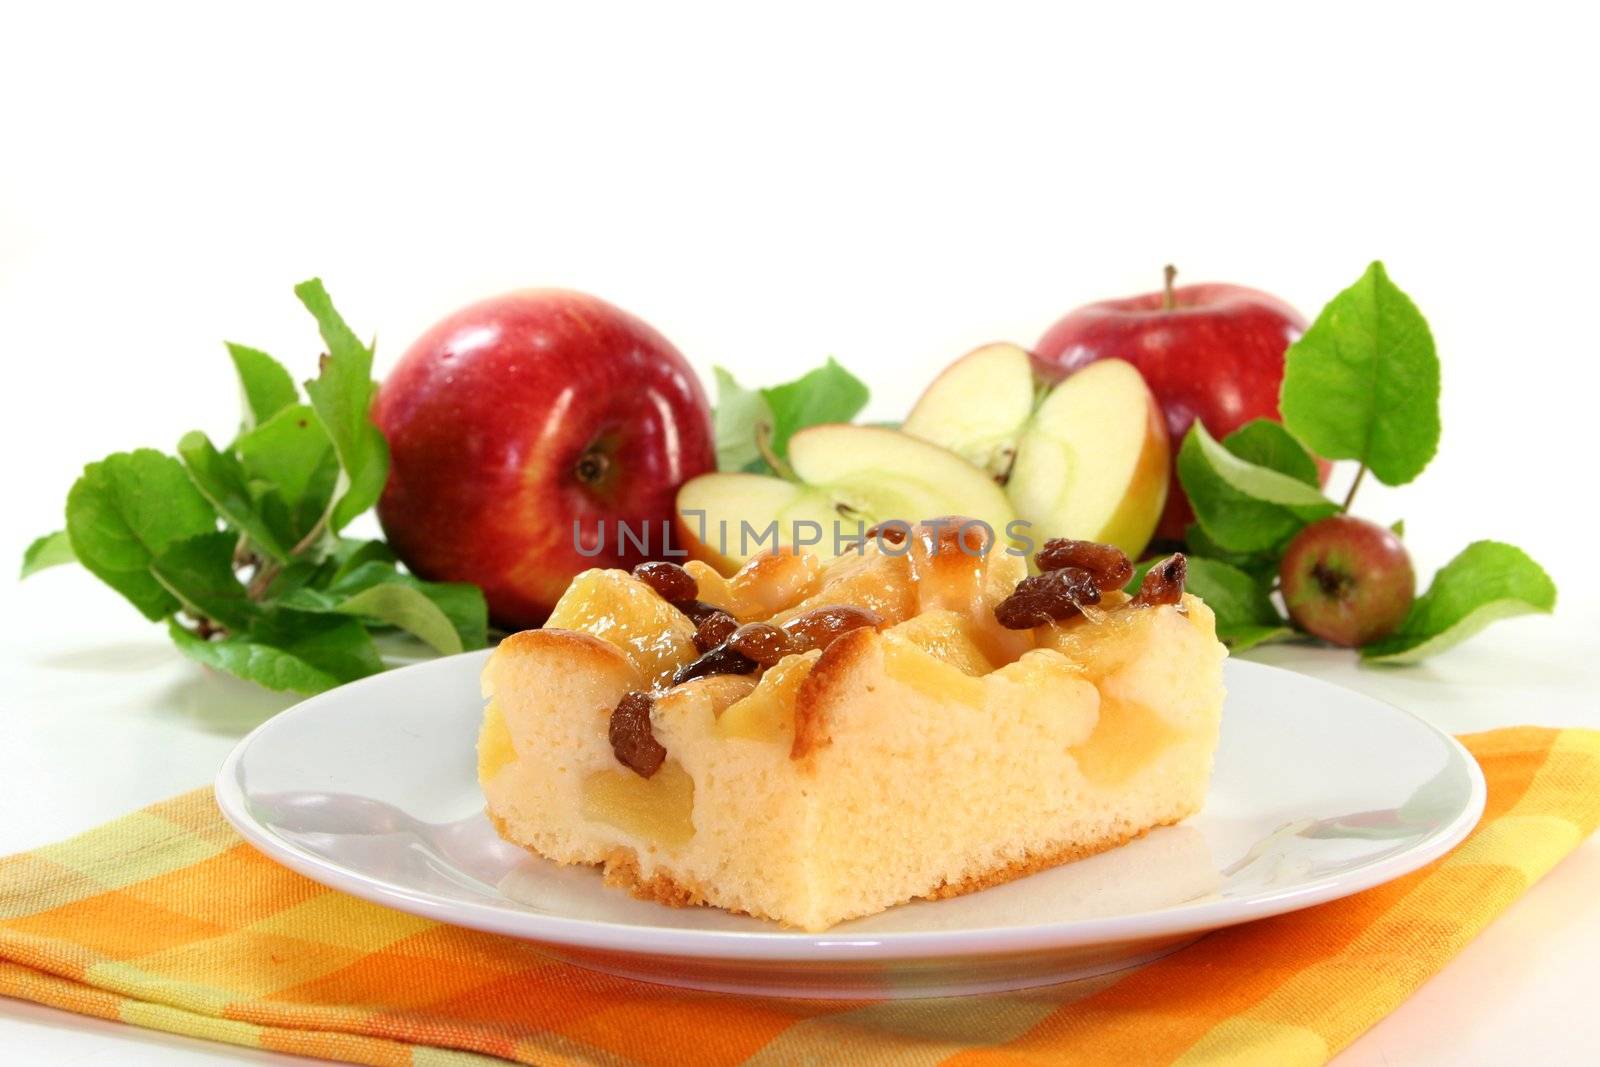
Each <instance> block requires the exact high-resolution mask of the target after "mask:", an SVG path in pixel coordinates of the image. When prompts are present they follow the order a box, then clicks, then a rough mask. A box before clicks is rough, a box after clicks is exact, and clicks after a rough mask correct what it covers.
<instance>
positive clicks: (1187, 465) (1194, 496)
mask: <svg viewBox="0 0 1600 1067" xmlns="http://www.w3.org/2000/svg"><path fill="white" fill-rule="evenodd" d="M1254 426H1255V424H1253V423H1252V424H1251V425H1250V426H1246V427H1243V428H1241V429H1240V430H1239V431H1238V433H1239V434H1242V435H1243V436H1242V437H1238V438H1236V437H1234V436H1233V435H1230V437H1229V439H1228V442H1227V443H1226V444H1223V443H1219V442H1218V441H1217V440H1216V439H1215V438H1213V437H1212V436H1211V435H1210V434H1209V433H1207V432H1206V428H1205V426H1204V425H1203V424H1201V423H1200V422H1199V420H1196V421H1195V423H1194V425H1193V426H1192V427H1191V428H1190V430H1189V433H1188V435H1187V436H1186V437H1185V438H1184V439H1183V447H1181V448H1180V449H1179V450H1178V478H1179V480H1180V481H1181V482H1182V483H1183V488H1184V492H1185V493H1187V494H1188V497H1189V502H1190V504H1192V505H1193V507H1194V512H1195V517H1196V518H1197V519H1198V520H1199V524H1200V527H1201V529H1203V530H1204V531H1205V533H1206V535H1207V537H1208V538H1209V539H1210V540H1211V541H1212V542H1213V543H1214V544H1216V545H1219V546H1221V547H1222V548H1223V549H1225V550H1226V551H1228V552H1231V553H1244V554H1249V553H1257V552H1272V551H1276V550H1277V549H1279V548H1280V547H1282V545H1283V544H1284V543H1285V542H1287V541H1288V540H1289V538H1291V537H1293V536H1294V535H1295V534H1296V533H1298V532H1299V530H1300V528H1301V527H1302V526H1304V525H1305V524H1306V523H1308V522H1315V521H1316V520H1317V519H1320V518H1324V517H1326V516H1328V515H1332V514H1334V513H1335V512H1337V511H1338V510H1339V506H1338V505H1337V504H1335V503H1334V502H1333V501H1331V500H1329V499H1328V498H1327V497H1325V496H1323V495H1322V492H1321V491H1320V490H1319V489H1317V487H1316V469H1315V464H1314V463H1313V464H1312V478H1311V482H1310V483H1309V484H1308V483H1307V482H1306V481H1304V480H1303V479H1302V478H1301V477H1300V476H1299V474H1301V473H1303V470H1304V467H1303V464H1302V463H1301V462H1300V460H1299V459H1297V458H1295V453H1294V452H1292V451H1288V450H1287V445H1286V442H1292V441H1293V438H1290V437H1288V435H1287V434H1284V435H1283V436H1282V438H1277V439H1274V440H1271V441H1270V447H1269V436H1270V431H1265V430H1262V429H1260V428H1254V429H1253V428H1252V427H1254ZM1235 448H1237V449H1238V450H1239V452H1243V453H1246V454H1248V455H1250V456H1254V457H1256V458H1257V459H1259V460H1263V461H1265V462H1267V463H1276V464H1280V465H1282V466H1286V467H1288V468H1289V470H1287V471H1285V470H1283V469H1280V468H1279V467H1274V466H1265V465H1262V464H1261V463H1258V462H1253V461H1252V460H1250V459H1246V458H1244V456H1241V455H1240V454H1238V453H1237V452H1235V451H1234V449H1235ZM1299 455H1300V456H1301V457H1304V456H1305V450H1304V449H1300V450H1299ZM1306 458H1309V457H1306Z"/></svg>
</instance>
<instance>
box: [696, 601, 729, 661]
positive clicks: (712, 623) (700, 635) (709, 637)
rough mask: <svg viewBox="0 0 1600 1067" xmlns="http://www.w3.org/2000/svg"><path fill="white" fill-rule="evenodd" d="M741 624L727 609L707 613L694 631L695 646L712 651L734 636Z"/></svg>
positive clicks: (699, 650) (701, 649)
mask: <svg viewBox="0 0 1600 1067" xmlns="http://www.w3.org/2000/svg"><path fill="white" fill-rule="evenodd" d="M738 628H739V624H738V622H737V621H735V620H734V617H733V616H732V615H729V614H728V613H727V612H726V611H713V612H712V613H711V614H709V615H707V616H706V617H705V619H704V621H702V622H701V623H700V625H699V627H698V628H697V629H696V630H695V632H694V647H695V650H696V651H698V652H702V653H704V652H710V651H711V650H712V649H713V648H716V647H717V646H718V645H720V644H722V643H723V642H724V641H726V640H727V639H728V638H730V637H732V636H733V631H735V630H737V629H738Z"/></svg>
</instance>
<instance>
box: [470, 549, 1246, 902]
mask: <svg viewBox="0 0 1600 1067" xmlns="http://www.w3.org/2000/svg"><path fill="white" fill-rule="evenodd" d="M972 549H973V546H972V544H971V543H970V541H968V540H967V539H965V538H964V537H963V536H962V534H961V533H960V532H958V530H957V527H956V523H955V522H954V521H953V520H944V521H943V522H942V523H940V522H933V523H924V524H922V525H919V526H917V527H914V528H913V529H912V530H911V531H910V533H909V535H903V536H901V537H900V539H899V541H898V543H897V544H891V543H889V542H887V541H880V542H876V543H874V542H869V543H868V544H867V545H866V546H865V547H864V548H863V550H862V551H861V552H860V553H855V554H848V555H841V556H838V557H836V558H834V559H832V560H829V561H827V562H820V561H818V560H817V559H815V558H814V557H810V556H805V555H798V554H793V553H786V554H773V555H767V556H760V557H757V558H756V559H755V560H753V561H751V563H749V564H747V565H746V566H745V567H744V568H743V569H741V570H740V571H739V572H738V573H736V574H734V575H733V576H732V577H723V576H722V575H720V574H718V573H717V572H715V571H713V570H711V568H709V567H707V566H705V565H703V564H699V563H690V564H688V565H687V567H685V568H678V567H675V566H673V565H671V564H646V565H644V566H642V567H641V568H639V569H638V571H637V572H636V573H635V574H632V575H630V574H628V573H625V572H622V571H610V570H595V571H589V572H586V573H585V574H582V575H580V576H579V577H578V578H577V579H575V580H574V582H573V583H572V586H571V588H570V589H568V591H567V594H566V596H564V597H563V598H562V600H561V602H560V603H559V604H558V605H557V606H556V609H555V612H554V614H553V615H552V616H551V618H550V620H549V623H548V624H547V625H546V626H545V628H543V629H541V630H531V631H526V632H523V633H519V634H515V635H513V636H512V637H510V638H508V639H507V640H506V641H505V642H504V643H502V644H501V646H500V647H499V648H498V649H497V650H496V651H495V652H494V654H493V656H492V657H491V658H490V660H489V664H488V666H487V667H486V668H485V670H484V676H483V686H484V692H485V695H486V697H487V699H488V703H487V707H486V710H485V714H484V721H483V727H482V732H481V735H480V738H479V743H478V775H479V779H480V782H481V784H482V787H483V790H484V794H485V797H486V799H487V803H488V812H489V815H490V818H491V819H492V820H493V821H494V824H495V826H496V827H497V828H498V830H499V832H500V833H501V834H502V835H503V836H504V837H506V838H507V839H508V840H510V841H513V842H515V843H517V844H520V845H522V846H524V847H526V848H528V849H530V850H532V851H534V852H536V853H538V854H539V855H542V856H545V857H548V858H550V859H552V860H556V861H558V862H562V863H585V864H596V865H600V866H602V867H603V868H604V870H605V874H606V880H607V881H608V882H610V883H612V884H616V885H620V886H623V887H626V888H628V889H630V890H632V891H633V892H634V893H635V894H636V895H639V896H642V897H645V898H648V899H652V900H657V901H661V902H663V903H667V904H674V905H689V904H709V905H714V906H717V907H720V908H725V909H727V910H729V911H735V912H744V913H748V914H750V915H754V916H758V917H761V918H765V919H771V920H776V921H778V922H780V923H784V924H786V925H791V926H796V927H801V928H803V929H807V930H822V929H825V928H827V927H829V926H831V925H833V924H835V923H838V922H842V921H844V920H846V919H851V918H855V917H858V916H863V915H870V914H873V913H875V912H879V911H882V910H884V909H885V908H889V907H892V906H894V905H896V904H899V903H901V902H903V901H907V900H912V899H915V898H919V897H923V898H930V897H945V896H951V895H954V894H958V893H964V892H969V891H972V890H976V889H981V888H984V887H986V886H989V885H994V884H996V883H999V882H1003V881H1006V880H1009V879H1012V878H1016V877H1020V876H1022V875H1025V874H1028V873H1030V872H1032V871H1036V870H1039V869H1042V868H1045V867H1049V866H1053V865H1056V864H1059V863H1062V862H1065V861H1067V860H1072V859H1076V858H1079V857H1082V856H1087V855H1090V854H1092V853H1095V852H1099V851H1101V850H1104V849H1107V848H1111V847H1114V846H1116V845H1119V844H1122V843H1123V842H1126V841H1128V840H1130V839H1132V838H1134V837H1137V836H1138V835H1140V834H1142V833H1144V832H1145V831H1147V830H1149V829H1150V828H1152V827H1155V826H1160V825H1163V824H1167V823H1172V822H1176V821H1178V820H1180V819H1183V818H1184V817H1186V816H1188V815H1190V814H1192V813H1193V812H1194V811H1196V810H1198V809H1199V807H1200V806H1201V804H1202V803H1203V801H1204V798H1205V793H1206V788H1207V784H1208V781H1209V778H1210V773H1211V761H1212V755H1213V753H1214V751H1215V748H1216V743H1217V731H1218V724H1219V717H1220V714H1221V707H1222V696H1223V692H1222V662H1223V659H1224V657H1225V655H1226V653H1225V651H1224V649H1223V647H1222V645H1221V644H1220V643H1219V642H1218V641H1217V639H1216V635H1215V630H1214V620H1213V618H1212V614H1211V612H1210V610H1209V609H1207V608H1206V606H1205V605H1204V604H1203V603H1202V602H1201V601H1200V600H1198V599H1197V598H1195V597H1193V596H1190V595H1187V594H1185V593H1184V592H1183V587H1182V583H1183V569H1184V565H1183V559H1182V557H1181V556H1178V557H1173V558H1172V559H1171V560H1168V561H1165V562H1163V563H1162V564H1160V565H1158V566H1157V567H1155V568H1153V569H1152V570H1151V572H1150V573H1149V575H1147V577H1146V579H1145V581H1144V584H1143V586H1142V587H1141V588H1140V590H1139V592H1138V593H1137V594H1136V595H1133V596H1129V595H1128V594H1126V593H1124V592H1123V591H1122V586H1123V584H1124V583H1125V582H1127V581H1128V579H1129V577H1130V575H1131V567H1129V565H1128V561H1127V559H1126V557H1124V556H1123V555H1122V554H1121V553H1120V552H1118V551H1117V550H1115V549H1113V548H1111V547H1110V546H1105V545H1093V544H1089V543H1086V542H1067V541H1053V542H1050V543H1048V544H1047V545H1046V546H1045V549H1044V550H1043V551H1042V552H1041V553H1040V554H1039V556H1038V558H1037V562H1038V564H1039V566H1040V568H1041V570H1040V572H1039V573H1038V574H1036V575H1034V576H1032V577H1029V576H1028V573H1027V568H1026V564H1025V561H1024V560H1023V559H1022V558H1021V557H1019V556H1016V555H1012V554H1010V553H1008V552H1007V551H1005V550H1004V549H993V550H990V551H981V550H979V551H973V550H972Z"/></svg>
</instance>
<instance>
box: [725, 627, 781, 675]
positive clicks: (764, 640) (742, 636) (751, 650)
mask: <svg viewBox="0 0 1600 1067" xmlns="http://www.w3.org/2000/svg"><path fill="white" fill-rule="evenodd" d="M728 647H729V648H731V649H733V650H734V651H735V652H737V653H739V654H740V655H741V656H744V657H745V658H747V659H753V660H755V661H756V662H757V663H759V664H761V666H763V667H770V666H772V665H773V664H774V663H776V662H778V661H779V660H780V659H782V658H783V657H785V656H787V655H788V654H789V651H790V648H789V635H788V634H786V633H784V632H783V631H782V630H780V629H778V628H777V627H776V626H773V625H772V624H771V623H765V622H747V623H745V624H744V625H743V626H741V627H739V628H738V629H737V630H735V631H734V632H733V635H732V636H731V637H729V638H728Z"/></svg>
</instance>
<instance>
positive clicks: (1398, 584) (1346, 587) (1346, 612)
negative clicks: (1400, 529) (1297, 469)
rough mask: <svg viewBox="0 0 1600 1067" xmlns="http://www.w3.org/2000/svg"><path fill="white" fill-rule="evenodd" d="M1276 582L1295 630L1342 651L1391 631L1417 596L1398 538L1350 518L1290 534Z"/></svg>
mask: <svg viewBox="0 0 1600 1067" xmlns="http://www.w3.org/2000/svg"><path fill="white" fill-rule="evenodd" d="M1278 583H1279V587H1280V588H1281V589H1282V591H1283V603H1284V607H1286V608H1288V609H1289V617H1290V618H1292V619H1293V620H1294V621H1295V625H1296V626H1299V627H1300V628H1301V629H1302V630H1304V631H1306V633H1308V634H1311V635H1312V636H1314V637H1320V638H1322V639H1323V640H1324V641H1329V642H1331V643H1333V644H1336V645H1344V646H1346V647H1348V648H1358V647H1360V646H1362V645H1365V644H1370V643H1371V642H1373V641H1378V640H1382V639H1383V638H1385V637H1388V636H1389V635H1390V634H1392V633H1394V632H1395V631H1396V630H1398V629H1399V628H1400V624H1401V623H1403V622H1404V621H1405V618H1406V615H1407V614H1408V613H1409V612H1410V611H1411V604H1412V601H1413V600H1415V599H1416V595H1417V573H1416V570H1415V569H1414V568H1413V567H1412V565H1411V554H1410V553H1409V552H1407V551H1406V546H1405V545H1404V544H1403V543H1402V542H1401V540H1400V538H1399V537H1398V536H1396V535H1395V533H1394V531H1393V530H1389V529H1387V528H1385V527H1382V526H1379V525H1378V524H1377V523H1375V522H1368V521H1367V520H1366V519H1358V518H1356V517H1355V516H1353V515H1331V516H1329V517H1328V518H1326V519H1320V520H1318V521H1317V522H1314V523H1312V524H1311V525H1309V526H1307V527H1306V528H1305V529H1303V530H1301V531H1300V532H1299V533H1297V534H1295V536H1294V539H1293V540H1291V541H1290V542H1289V547H1288V548H1287V549H1285V550H1284V553H1283V559H1282V560H1281V561H1280V562H1279V564H1278Z"/></svg>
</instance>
